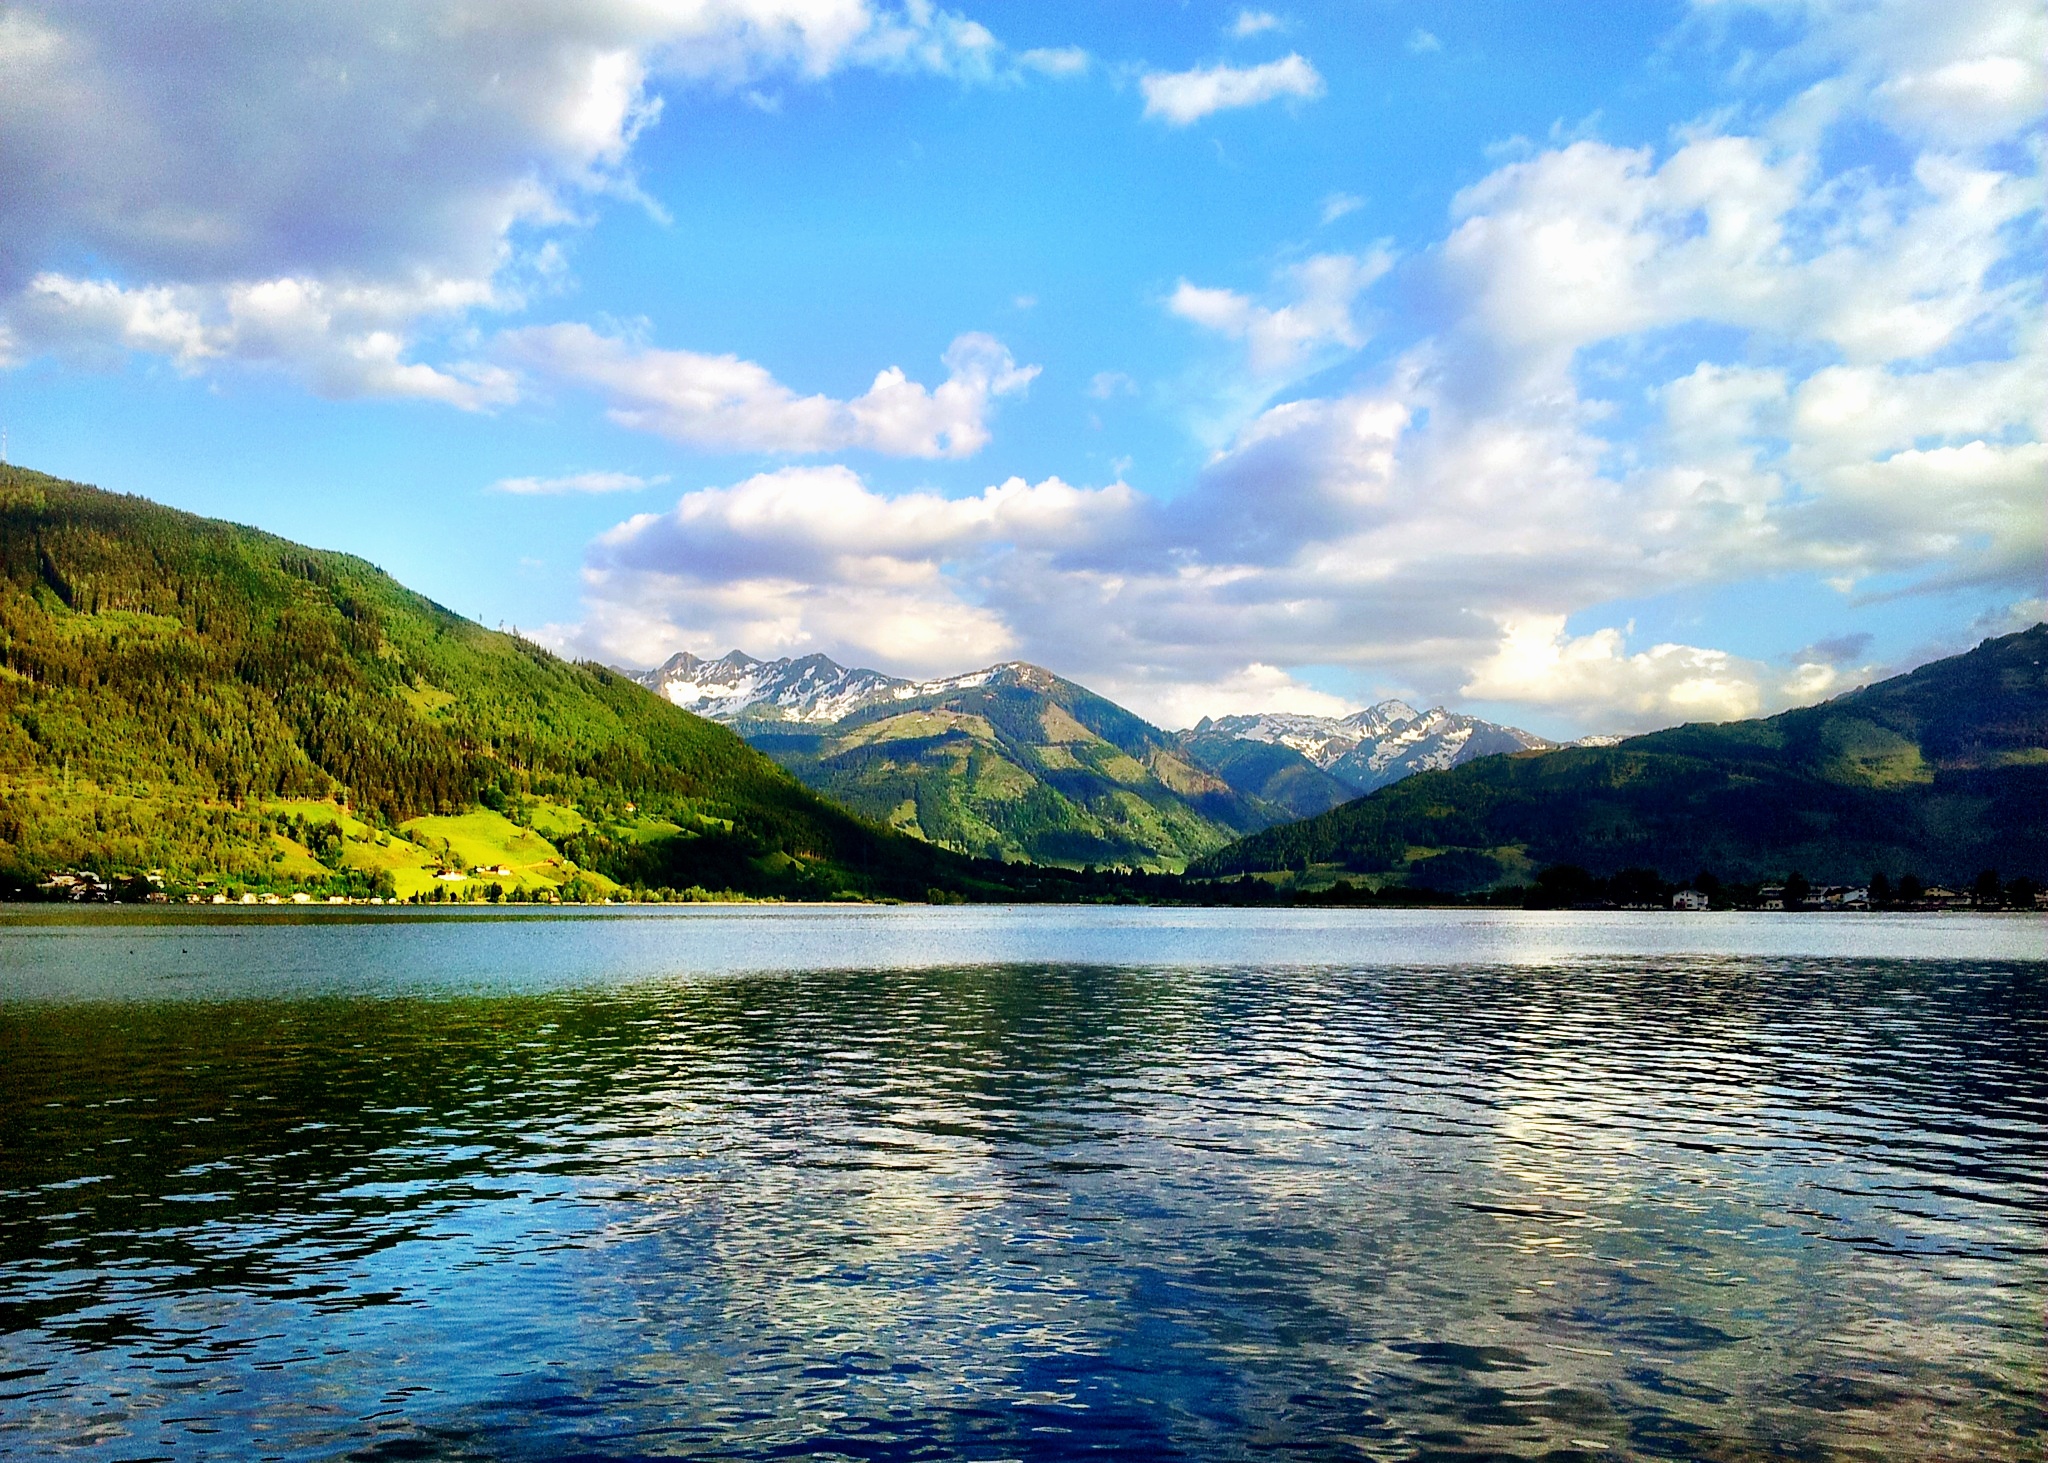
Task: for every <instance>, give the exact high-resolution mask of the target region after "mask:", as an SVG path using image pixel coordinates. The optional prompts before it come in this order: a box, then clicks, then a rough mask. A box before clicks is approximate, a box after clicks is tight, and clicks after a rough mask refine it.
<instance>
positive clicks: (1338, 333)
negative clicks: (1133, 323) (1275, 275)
mask: <svg viewBox="0 0 2048 1463" xmlns="http://www.w3.org/2000/svg"><path fill="white" fill-rule="evenodd" d="M1392 267H1393V255H1392V254H1391V252H1389V251H1388V250H1386V249H1384V248H1381V249H1377V250H1374V251H1373V252H1372V253H1369V254H1361V255H1350V254H1318V255H1317V256H1316V257H1314V258H1313V259H1309V260H1305V261H1304V262H1302V263H1300V264H1297V265H1294V266H1292V267H1290V268H1289V269H1287V270H1285V271H1283V272H1282V276H1281V281H1282V283H1283V285H1284V287H1285V289H1286V292H1287V293H1288V294H1290V295H1292V297H1293V298H1292V299H1291V300H1290V301H1289V302H1288V303H1287V304H1284V305H1278V306H1273V307H1267V306H1263V305H1260V304H1257V303H1256V302H1254V301H1253V300H1252V299H1251V298H1250V297H1249V296H1246V295H1241V294H1238V293H1237V292H1236V291H1234V290H1227V289H1212V288H1205V287H1203V286H1200V285H1194V284H1190V283H1189V282H1188V281H1186V280H1182V281H1181V282H1180V284H1179V285H1178V286H1177V287H1176V288H1175V289H1174V292H1173V294H1172V295H1171V296H1170V297H1169V298H1168V300H1167V302H1166V304H1167V308H1168V309H1169V310H1171V311H1173V313H1174V314H1176V315H1178V316H1180V317H1181V318H1182V319H1183V320H1190V321H1193V322H1194V323H1195V324H1197V325H1200V326H1203V327H1205V328H1206V329H1209V330H1213V331H1215V332H1217V333H1218V334H1220V335H1225V336H1228V337H1229V338H1231V339H1232V340H1241V341H1243V342H1244V343H1245V347H1246V354H1247V359H1248V362H1249V364H1250V366H1251V369H1252V370H1253V371H1254V372H1255V373H1256V374H1258V375H1262V376H1272V375H1279V374H1282V373H1285V372H1288V371H1291V370H1293V369H1295V368H1296V367H1297V366H1299V365H1300V364H1301V363H1302V362H1303V361H1304V360H1305V359H1307V358H1309V357H1310V356H1312V355H1313V354H1315V353H1316V352H1318V351H1320V350H1323V349H1326V348H1329V347H1340V348H1342V349H1345V350H1357V349H1358V348H1359V347H1360V346H1362V345H1364V344H1365V333H1364V331H1363V330H1362V329H1361V328H1360V327H1359V325H1358V323H1357V321H1356V320H1354V319H1353V318H1352V305H1353V303H1354V302H1355V301H1356V300H1357V298H1358V296H1359V295H1360V294H1361V293H1362V292H1363V291H1364V290H1365V289H1366V288H1367V287H1368V286H1370V285H1371V284H1372V283H1373V281H1375V280H1377V279H1379V278H1380V276H1382V275H1384V274H1385V273H1386V272H1387V271H1388V270H1389V269H1391V268H1392Z"/></svg>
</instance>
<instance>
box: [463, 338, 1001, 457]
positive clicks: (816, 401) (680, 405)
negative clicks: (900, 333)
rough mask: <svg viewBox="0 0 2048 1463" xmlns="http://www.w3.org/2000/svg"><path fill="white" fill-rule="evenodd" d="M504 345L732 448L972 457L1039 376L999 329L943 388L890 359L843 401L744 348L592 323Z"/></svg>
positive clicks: (661, 429)
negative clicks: (639, 336) (1009, 401)
mask: <svg viewBox="0 0 2048 1463" xmlns="http://www.w3.org/2000/svg"><path fill="white" fill-rule="evenodd" d="M504 347H505V349H506V351H507V352H508V353H509V355H510V357H511V358H512V359H515V360H517V361H519V362H520V363H521V364H522V365H524V366H526V367H527V368H529V369H531V370H534V371H537V372H540V373H542V374H544V375H546V376H549V377H551V378H553V379H556V380H561V381H569V382H576V383H580V384H583V385H588V386H592V387H595V388H596V389H597V390H598V391H600V392H601V393H603V395H604V396H605V398H606V400H607V401H608V402H609V406H608V407H607V415H609V416H610V417H611V419H612V420H613V421H615V422H617V423H618V424H619V425H621V426H625V427H632V428H634V429H635V430H638V431H645V432H656V433H659V434H660V435H662V436H664V437H667V438H669V439H670V440H671V441H675V442H681V443H685V444H687V445H690V446H693V447H705V448H711V449H716V450H725V451H754V452H789V453H813V452H833V451H839V450H843V449H846V448H865V449H867V450H870V451H874V452H881V453H885V454H888V455H890V456H895V457H967V456H970V455H972V454H973V453H975V452H976V451H978V450H980V448H981V447H982V446H983V445H984V444H985V443H986V442H987V441H988V435H989V434H988V427H987V424H986V419H987V415H988V411H989V406H990V403H991V401H993V400H994V399H995V398H996V397H999V396H1007V395H1010V394H1013V393H1015V392H1019V391H1022V390H1023V389H1024V388H1025V387H1026V386H1027V385H1029V384H1030V382H1031V379H1032V378H1033V377H1034V376H1036V375H1037V374H1038V367H1036V366H1019V365H1018V364H1017V363H1016V362H1015V361H1014V360H1013V359H1012V358H1011V356H1010V353H1009V352H1008V351H1007V350H1005V349H1004V348H1003V347H1002V344H1001V343H1000V342H998V341H996V340H995V339H993V338H992V337H990V336H986V335H979V334H968V335H963V336H961V337H959V338H958V339H957V340H955V341H954V342H953V344H952V346H951V348H949V349H948V350H947V352H946V355H945V364H946V368H947V372H948V374H947V377H946V379H945V380H944V381H943V382H941V383H940V384H939V385H938V386H936V387H932V388H930V389H927V388H926V387H924V386H922V385H919V384H918V383H917V382H915V381H912V380H910V379H909V378H908V377H907V376H905V375H904V373H903V371H902V370H901V369H900V368H898V367H895V366H890V367H888V368H887V369H885V370H883V371H881V372H880V373H878V374H877V375H876V377H875V379H874V384H873V385H871V386H870V387H869V388H868V389H867V391H866V392H864V393H863V394H861V395H859V396H856V397H854V398H853V399H852V400H850V401H837V400H834V399H833V398H831V397H828V396H799V395H797V394H796V392H794V391H792V390H790V388H789V387H787V386H785V385H783V384H782V383H781V382H780V381H778V380H776V379H775V377H774V376H773V375H771V374H770V373H769V372H768V371H767V369H766V368H764V367H762V366H759V365H756V364H755V363H754V362H752V361H744V360H741V359H740V358H739V357H737V356H730V355H725V356H709V355H700V354H698V353H696V352H694V351H678V350H660V349H656V348H654V347H651V346H641V345H635V344H632V343H630V342H628V341H625V340H621V339H618V338H617V337H614V336H606V335H600V334H598V333H597V332H596V331H594V330H592V329H591V328H590V327H589V326H587V325H548V326H536V327H533V328H531V329H527V330H520V331H515V332H512V333H510V334H508V335H507V336H506V337H505V340H504Z"/></svg>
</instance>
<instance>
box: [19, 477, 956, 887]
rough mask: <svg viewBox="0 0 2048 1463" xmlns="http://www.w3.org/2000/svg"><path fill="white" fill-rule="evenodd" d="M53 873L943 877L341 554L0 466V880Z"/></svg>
mask: <svg viewBox="0 0 2048 1463" xmlns="http://www.w3.org/2000/svg"><path fill="white" fill-rule="evenodd" d="M465 820H466V821H465ZM65 867H86V868H93V869H97V870H100V871H102V872H105V873H109V874H112V873H121V872H131V873H132V872H139V871H143V870H149V869H156V870H160V871H162V874H163V876H164V878H165V879H166V880H167V881H168V882H169V883H171V884H173V885H178V884H183V885H188V886H194V887H198V886H199V884H200V881H208V884H209V886H210V887H213V888H216V889H219V888H222V887H224V886H227V885H230V884H233V885H238V886H242V887H245V888H249V889H254V888H263V889H266V890H278V889H290V888H302V889H314V890H320V891H326V892H352V893H366V892H369V891H372V890H375V891H377V892H379V893H383V894H387V895H389V894H394V893H395V894H398V895H401V896H404V895H410V894H418V893H425V892H431V891H436V890H438V891H439V892H440V893H442V894H443V895H444V896H446V897H475V896H476V895H477V894H479V893H483V892H485V891H486V890H487V889H488V888H490V887H491V886H493V885H494V886H495V887H496V888H497V890H498V892H499V894H500V895H510V896H517V895H521V894H525V895H533V894H538V893H540V892H542V891H548V892H556V893H566V894H568V895H570V896H571V897H574V896H576V895H580V894H590V893H604V892H608V891H610V890H611V889H613V888H614V887H615V886H616V885H618V884H629V885H645V886H649V887H654V888H661V887H667V888H672V889H677V890H683V889H688V888H690V887H692V886H695V887H699V888H702V889H708V890H738V891H745V892H753V893H762V894H795V895H809V896H821V895H828V894H832V893H834V892H841V891H850V892H859V893H896V894H912V895H916V896H922V895H923V893H924V892H925V890H926V889H927V888H928V887H930V886H931V885H933V884H939V885H942V886H947V887H956V886H963V885H964V884H971V883H972V880H973V876H972V874H971V872H970V871H969V870H967V868H966V865H965V863H964V861H960V860H957V859H956V860H951V861H948V860H947V859H946V857H945V856H944V855H942V854H940V853H939V852H938V851H937V850H934V849H931V848H929V847H927V846H925V845H923V844H919V843H917V842H915V841H913V840H911V839H907V838H904V837H901V836H900V835H896V834H892V833H890V832H888V831H887V830H884V829H880V828H876V827H874V826H871V825H869V824H867V823H864V822H862V821H861V820H860V819H858V818H855V817H852V816H849V815H848V814H847V813H845V812H844V811H842V810H841V809H838V808H835V807H833V806H832V805H831V804H829V803H828V802H826V801H825V800H823V799H821V798H819V797H818V796H816V795H815V794H814V793H812V792H811V791H809V790H808V789H806V788H804V787H803V786H802V785H801V784H800V783H798V782H797V781H796V780H795V779H794V778H792V777H791V776H790V775H789V774H787V773H786V772H784V771H783V770H782V769H781V768H779V767H777V766H776V765H775V764H774V763H773V762H772V761H770V760H769V759H768V758H766V757H764V756H762V755H761V754H759V753H758V752H755V751H754V750H752V749H751V748H749V747H748V746H747V745H746V744H745V743H744V742H742V741H741V740H740V739H739V738H738V737H737V736H735V735H733V734H732V733H731V732H729V731H727V730H726V729H725V728H723V727H720V726H716V725H714V724H712V723H710V722H707V721H704V720H702V719H700V718H698V717H695V716H692V715H690V714H689V713H687V712H684V711H681V710H679V709H677V708H676V707H673V706H671V705H669V704H668V703H666V702H664V701H662V700H660V699H659V698H658V697H655V696H652V695H650V694H648V693H647V692H646V691H645V690H643V689H642V688H641V687H639V686H636V685H634V684H632V683H631V682H629V681H627V680H625V679H624V678H623V677H620V676H618V675H616V674H615V673H613V672H611V671H608V670H605V669H603V668H601V667H598V666H594V665H575V664H569V663H567V662H564V661H562V660H560V659H558V658H557V657H555V656H554V655H552V654H550V653H548V652H547V651H545V650H543V649H541V648H540V647H539V646H536V645H534V644H532V643H530V642H528V641H525V640H522V639H519V638H517V637H514V636H511V635H504V634H499V633H496V632H493V631H490V630H486V629H484V628H483V627H482V626H479V625H476V624H473V623H471V622H470V621H467V620H465V619H463V618H462V617H461V616H459V615H456V614H454V613H452V612H451V611H449V610H447V609H444V608H443V607H441V606H440V605H437V604H435V603H433V602H432V601H430V600H428V599H425V598H423V597H422V596H420V595H418V594H415V593H413V592H412V591H410V590H408V589H406V588H405V587H403V586H402V585H400V584H398V583H397V582H395V581H394V580H392V579H391V578H390V577H389V576H387V575H385V574H383V573H382V572H380V571H379V570H377V569H376V568H374V567H373V566H371V565H370V564H367V563H365V562H363V561H362V560H359V559H354V558H351V557H349V556H347V555H345V554H336V553H325V552H321V551H318V550H313V549H307V548H303V547H301V546H299V545H297V544H293V543H290V542H287V541H286V540H283V539H280V538H276V537H273V536H271V535H269V534H265V533H260V532H257V531H255V530H253V529H248V528H242V527H238V526H236V525H233V524H227V523H220V522H216V521H213V520H209V519H204V518H199V517H195V516H193V515H191V514H187V513H180V512H176V511H174V510H171V509H168V508H164V507H162V506H159V505H157V504H154V503H150V502H147V501H145V500H143V499H140V498H133V497H125V496H120V495H116V494H112V493H107V492H102V491H100V490H98V489H96V488H91V487H85V486H82V485H80V484H77V483H69V482H64V481H61V480H59V479H56V478H51V477H46V476H44V475H42V474H39V473H34V472H29V471H25V470H22V469H18V468H4V469H0V875H4V876H5V877H7V878H8V879H10V880H11V881H13V883H14V884H15V885H16V886H17V887H18V886H19V884H20V883H21V882H22V881H24V880H30V879H34V878H36V877H39V876H41V875H44V874H46V873H48V872H50V871H52V870H55V869H59V868H65ZM479 868H482V869H485V870H502V871H503V872H501V873H497V872H492V873H487V874H486V875H481V876H479V875H476V874H474V872H473V871H474V870H477V869H479Z"/></svg>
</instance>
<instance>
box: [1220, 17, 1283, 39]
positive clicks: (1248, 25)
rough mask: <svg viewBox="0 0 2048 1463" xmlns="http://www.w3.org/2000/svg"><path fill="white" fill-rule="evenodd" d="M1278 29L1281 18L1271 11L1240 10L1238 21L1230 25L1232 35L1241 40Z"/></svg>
mask: <svg viewBox="0 0 2048 1463" xmlns="http://www.w3.org/2000/svg"><path fill="white" fill-rule="evenodd" d="M1278 29H1280V17H1279V16H1277V15H1275V14H1274V13H1273V12H1272V11H1270V10H1240V11H1238V12H1237V19H1236V20H1233V21H1232V22H1231V23H1230V33H1231V34H1232V35H1233V36H1235V37H1237V38H1238V39H1239V40H1243V39H1244V38H1245V37H1247V36H1256V35H1263V34H1265V33H1266V32H1267V31H1269V30H1278Z"/></svg>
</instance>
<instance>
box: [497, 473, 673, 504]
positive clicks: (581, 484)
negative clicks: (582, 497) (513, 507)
mask: <svg viewBox="0 0 2048 1463" xmlns="http://www.w3.org/2000/svg"><path fill="white" fill-rule="evenodd" d="M667 481H668V474H667V473H662V474H661V475H659V476H657V477H640V476H638V475H636V474H634V473H630V472H574V473H568V474H566V475H565V476H562V477H552V478H540V477H529V478H499V479H498V480H497V481H496V482H494V483H492V484H491V491H492V492H494V493H514V494H517V495H519V496H521V497H528V498H533V497H560V496H562V495H564V494H571V493H631V492H637V491H638V490H639V489H641V488H651V487H655V486H657V485H658V484H661V483H665V482H667Z"/></svg>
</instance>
